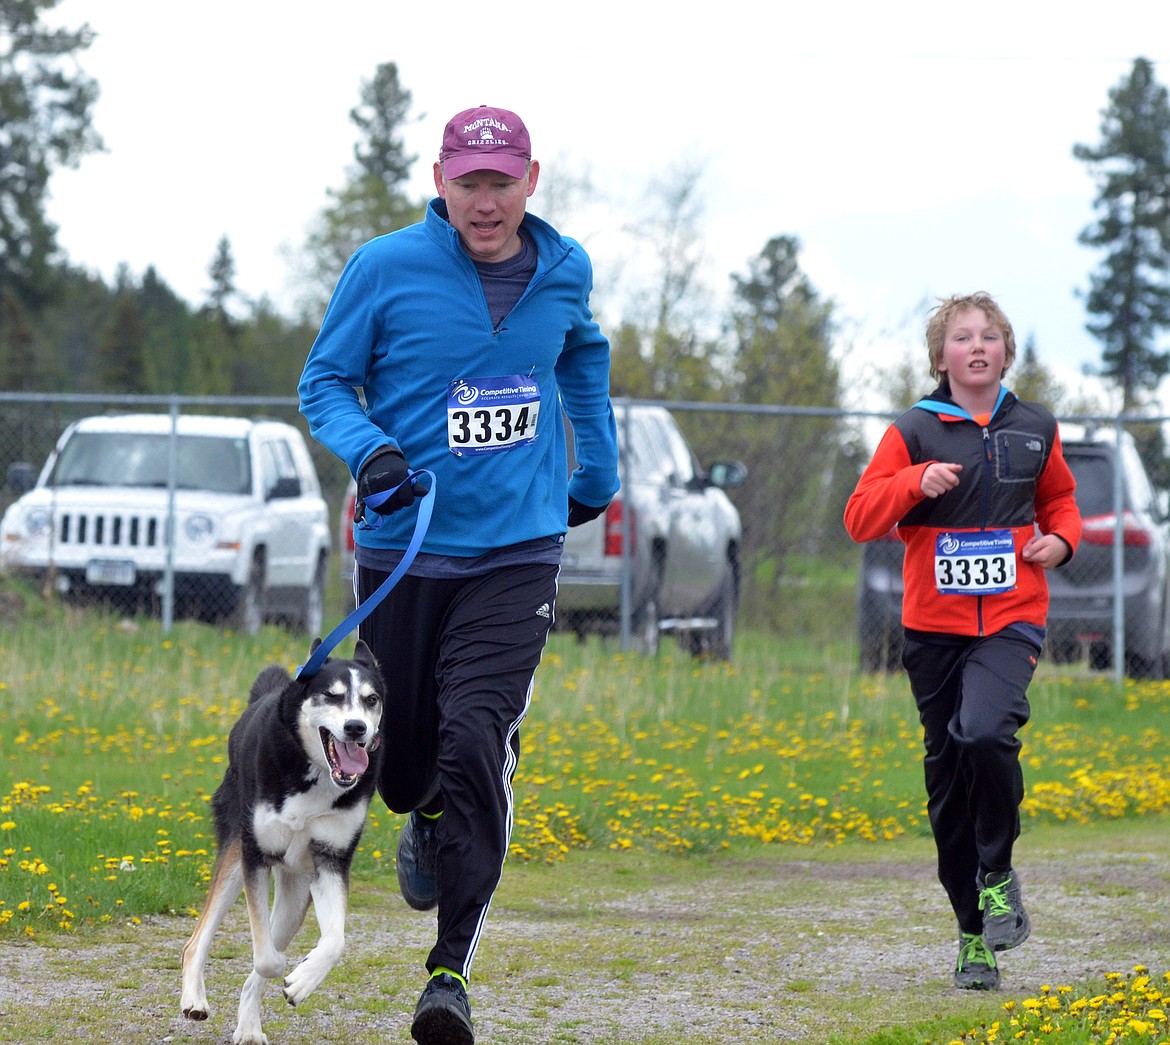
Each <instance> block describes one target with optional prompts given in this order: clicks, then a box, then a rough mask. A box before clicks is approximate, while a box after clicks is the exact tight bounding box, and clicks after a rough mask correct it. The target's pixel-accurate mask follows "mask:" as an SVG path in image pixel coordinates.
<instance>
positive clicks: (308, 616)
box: [0, 393, 1170, 676]
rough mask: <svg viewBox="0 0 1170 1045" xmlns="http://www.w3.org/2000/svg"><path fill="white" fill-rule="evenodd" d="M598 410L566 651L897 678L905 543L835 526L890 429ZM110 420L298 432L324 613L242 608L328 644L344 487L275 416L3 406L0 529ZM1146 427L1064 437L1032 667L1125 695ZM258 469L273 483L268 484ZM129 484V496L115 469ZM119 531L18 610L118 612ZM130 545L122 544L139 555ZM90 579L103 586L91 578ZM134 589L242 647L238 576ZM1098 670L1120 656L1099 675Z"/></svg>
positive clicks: (834, 415) (283, 417)
mask: <svg viewBox="0 0 1170 1045" xmlns="http://www.w3.org/2000/svg"><path fill="white" fill-rule="evenodd" d="M615 408H616V411H617V420H618V427H619V432H620V434H621V441H622V444H623V452H622V465H621V467H622V480H623V493H622V495H620V496H619V498H618V499H617V502H616V504H615V505H613V506H611V508H610V510H609V511H608V512H607V513H606V514H605V515H603V516H602V517H601V518H599V519H597V520H595V521H594V522H592V523H590V524H587V525H586V526H582V527H579V528H575V529H574V530H571V531H570V533H569V535H568V538H567V540H566V548H565V564H564V567H563V569H562V577H561V590H560V594H559V596H558V606H557V627H558V628H560V629H562V630H564V631H571V632H574V633H576V634H577V635H578V636H579V637H580V638H581V640H582V641H594V636H598V637H599V640H600V641H603V642H612V643H613V644H614V645H615V647H626V648H635V649H641V650H642V651H643V652H655V651H656V650H657V649H658V648H659V644H660V643H663V642H667V643H674V642H677V643H678V645H679V646H681V647H682V648H683V649H684V650H686V651H688V652H689V653H691V654H694V655H698V656H716V657H725V656H732V655H733V647H734V644H735V642H736V641H742V639H743V637H744V635H745V634H747V633H749V632H750V633H752V634H753V635H762V636H764V637H766V638H767V639H768V640H769V641H774V642H775V643H777V648H778V649H783V648H784V647H785V646H786V645H788V644H792V645H793V646H797V645H799V646H802V647H804V648H815V649H823V650H825V651H831V652H827V653H826V655H827V656H833V657H847V658H849V659H850V661H851V662H852V663H854V664H855V665H856V666H857V667H859V668H860V669H862V670H867V671H886V670H890V671H896V670H900V641H901V640H900V604H901V543H900V542H899V541H898V540H897V539H896V538H895V537H894V535H893V534H891V535H889V537H888V538H887V539H883V540H878V541H873V542H870V543H869V544H867V545H865V546H861V547H859V546H858V545H856V544H854V543H853V542H852V541H850V539H849V538H848V536H847V535H846V533H845V531H844V528H843V525H842V513H843V510H844V505H845V501H846V499H847V498H848V496H849V494H850V492H851V491H852V489H853V486H854V484H855V482H856V479H857V476H858V475H859V474H860V471H861V469H862V468H864V466H865V464H866V462H867V461H868V459H869V456H870V454H871V452H872V449H873V447H874V445H876V440H877V438H878V437H879V436H880V434H881V432H882V431H883V430H884V428H885V426H886V424H887V423H888V421H889V419H890V415H886V414H878V413H870V412H850V411H843V410H834V409H827V408H826V409H821V408H810V407H785V406H751V405H742V404H734V405H733V404H719V403H690V402H687V403H664V402H651V401H644V400H638V401H635V400H618V401H616V402H615ZM126 413H150V414H162V415H167V416H168V417H171V418H175V417H187V416H191V415H210V416H214V417H223V418H229V417H232V418H257V417H264V418H269V419H273V420H277V421H280V422H284V423H285V424H287V425H291V426H293V427H294V428H296V429H297V430H298V431H299V432H300V433H301V435H302V436H303V442H304V444H305V445H306V446H307V448H308V453H309V454H310V455H311V457H312V461H313V464H314V465H315V469H316V473H317V476H318V479H319V486H320V494H321V497H322V498H323V499H324V502H325V505H326V508H325V515H326V524H325V525H326V527H327V530H328V536H327V538H326V542H325V543H326V545H327V550H328V553H329V555H330V560H329V562H330V567H329V568H328V569H327V570H326V571H324V573H323V574H322V575H321V582H320V587H321V591H320V592H318V594H319V595H322V596H323V607H322V608H321V610H320V612H317V613H316V614H314V613H313V611H312V607H311V606H309V605H308V604H307V603H308V601H310V595H309V593H308V592H307V591H302V586H303V584H304V583H305V582H304V580H303V579H302V580H301V581H298V582H297V583H292V582H291V581H290V580H289V579H288V578H283V579H281V578H279V577H276V576H275V575H272V576H266V577H265V579H264V581H263V583H261V584H260V585H259V591H258V593H254V594H256V596H257V598H258V599H259V600H260V610H261V611H262V616H263V617H264V619H271V620H277V621H282V622H285V623H290V624H293V625H297V626H300V627H302V628H304V629H307V630H313V628H314V627H320V626H321V618H322V616H323V617H324V626H325V628H326V630H328V628H329V627H331V626H332V623H333V622H334V621H335V620H336V619H339V618H340V616H343V615H344V613H345V612H347V611H348V609H349V608H350V603H351V601H352V593H351V592H350V591H349V589H348V585H347V584H346V582H345V580H344V579H343V577H342V576H341V573H342V571H341V570H339V569H338V568H337V567H338V561H339V559H343V558H344V557H345V551H346V550H345V531H346V529H347V524H346V521H345V516H346V505H347V500H348V494H349V492H350V477H349V475H348V472H347V470H346V469H345V467H344V466H343V465H342V464H341V463H340V462H339V461H337V460H336V459H335V458H334V457H333V456H332V455H331V454H329V453H328V452H327V451H325V450H324V449H323V448H321V447H320V446H318V445H317V444H316V443H315V442H313V441H312V440H311V439H310V438H309V437H308V433H307V427H306V425H305V423H304V420H303V418H301V417H300V415H299V413H298V410H297V402H296V400H295V399H294V398H291V397H289V398H268V397H254V398H237V397H182V396H171V397H160V396H100V397H99V396H86V395H24V394H18V393H0V464H2V465H3V466H4V472H3V476H4V479H5V483H4V487H3V490H0V509H5V510H7V509H9V508H10V507H12V506H13V505H14V504H15V502H16V501H17V500H18V498H20V497H21V496H22V494H23V493H24V490H25V488H26V487H27V485H28V482H29V480H30V477H35V476H36V475H38V474H39V472H40V469H41V467H42V465H43V463H44V462H45V460H46V459H47V458H48V456H49V454H50V453H51V452H52V450H53V448H54V446H55V445H56V443H57V441H58V439H59V437H60V436H61V434H62V432H63V431H64V430H65V428H66V427H67V426H68V425H69V424H71V423H72V422H74V421H76V420H78V419H80V418H84V417H93V416H98V415H117V414H126ZM542 420H543V419H542ZM1161 420H1162V419H1157V418H1156V419H1150V418H1103V417H1096V418H1068V419H1063V420H1062V429H1061V430H1062V438H1063V440H1064V442H1065V449H1066V457H1067V458H1068V459H1069V463H1070V466H1071V467H1072V468H1073V471H1074V474H1075V475H1076V477H1077V480H1078V502H1079V504H1080V506H1081V511H1082V515H1083V517H1084V519H1085V537H1084V539H1083V542H1082V547H1081V549H1080V552H1079V553H1078V555H1077V556H1076V557H1075V558H1074V560H1073V561H1072V562H1071V563H1069V564H1068V565H1067V566H1065V567H1063V568H1062V569H1060V570H1057V571H1054V572H1053V573H1052V574H1051V575H1050V587H1051V589H1052V610H1051V615H1050V633H1049V642H1048V649H1047V650H1046V655H1047V656H1048V657H1049V659H1051V660H1053V661H1056V662H1060V663H1072V664H1077V663H1083V664H1084V665H1085V666H1086V667H1088V668H1090V669H1095V670H1112V671H1114V672H1115V673H1120V672H1121V671H1122V670H1124V671H1127V672H1129V673H1131V674H1135V675H1157V676H1162V675H1165V674H1166V673H1167V671H1168V669H1170V631H1168V629H1170V619H1168V617H1170V613H1168V609H1167V603H1168V602H1170V594H1168V592H1170V568H1168V562H1170V523H1168V522H1167V514H1166V506H1165V499H1164V496H1163V495H1162V494H1161V493H1160V492H1158V491H1157V490H1156V488H1155V487H1154V485H1153V483H1152V482H1151V480H1150V472H1151V471H1155V474H1156V470H1155V469H1152V468H1148V467H1145V466H1144V465H1143V456H1145V457H1147V458H1148V456H1149V455H1148V454H1143V451H1142V450H1141V449H1140V448H1141V447H1143V446H1150V445H1155V446H1157V445H1160V444H1159V443H1158V442H1157V440H1151V439H1150V433H1151V432H1152V431H1160V422H1161ZM175 446H176V449H175V453H176V459H175V461H173V462H172V464H173V466H174V468H175V469H177V471H175V470H172V471H171V472H170V473H166V472H164V473H163V475H162V476H155V477H154V482H155V483H156V484H161V485H156V486H155V488H154V492H153V494H151V493H150V491H147V490H140V491H139V492H138V493H137V494H134V495H133V496H131V495H130V494H126V493H124V492H123V494H122V496H124V497H125V498H126V499H127V501H128V503H127V504H126V505H122V506H120V507H122V508H126V509H127V511H125V512H122V516H123V517H125V516H127V515H128V514H132V513H129V512H128V509H129V508H131V507H133V505H132V504H131V503H129V502H131V501H133V500H134V498H136V497H139V496H140V495H141V497H142V498H144V499H149V497H150V496H154V497H156V498H158V497H159V496H161V495H160V491H162V493H166V494H168V495H169V496H171V497H178V498H180V500H181V495H182V494H183V489H182V488H183V487H184V486H187V485H191V483H189V482H188V481H187V479H189V478H190V477H189V476H188V477H187V479H184V478H183V476H184V473H183V465H182V463H181V459H182V456H183V453H185V452H190V449H189V447H188V448H187V450H186V451H184V450H182V449H181V447H182V446H183V444H182V443H177V444H175ZM1146 463H1147V464H1148V460H1147V462H1146ZM107 464H108V462H107ZM120 467H121V465H119V468H120ZM258 467H259V466H258ZM273 467H275V470H276V472H277V473H279V472H280V467H279V465H275V466H273ZM126 468H127V475H129V463H127V464H126ZM213 471H214V469H213ZM745 476H746V477H745ZM195 485H198V484H197V483H196V484H195ZM202 485H203V488H204V490H203V492H206V491H207V489H208V488H209V486H213V485H214V484H213V483H212V482H211V480H208V479H205V480H202ZM56 492H57V494H58V495H61V496H63V495H64V493H65V492H66V490H65V488H62V487H60V486H58V487H57V488H56ZM268 492H269V493H270V492H271V489H270V490H269V491H268ZM262 497H267V495H266V494H262ZM213 499H214V498H213ZM281 500H284V498H281V497H277V498H275V499H271V498H268V499H264V500H263V503H262V505H261V507H260V509H258V511H257V514H259V515H262V516H264V515H267V514H271V512H272V511H274V510H275V508H274V505H275V506H277V507H281V506H280V505H279V502H280V501H281ZM289 500H295V498H291V499H289ZM22 503H23V502H22ZM17 509H19V506H17ZM171 513H172V514H170V515H169V516H166V515H164V516H163V521H162V522H161V523H160V524H159V527H160V528H159V530H158V533H159V535H161V536H160V537H159V538H158V539H159V540H160V541H161V543H162V545H163V546H164V547H163V548H162V552H161V554H163V555H164V557H165V555H166V554H170V555H171V556H172V558H173V557H175V556H178V555H180V551H179V546H180V545H181V543H182V542H183V541H184V540H189V539H196V538H199V537H200V536H201V534H200V533H199V532H198V531H199V525H200V524H199V523H198V522H196V523H189V522H188V518H189V517H188V516H186V515H184V513H183V511H182V510H181V509H180V510H178V511H176V510H175V506H174V502H173V501H172V502H171ZM729 513H730V514H729ZM196 514H197V513H196ZM117 516H118V513H117V512H111V513H109V518H108V519H107V520H106V521H105V522H101V521H99V519H98V518H96V517H95V519H94V520H93V522H92V523H91V524H90V525H91V529H90V531H89V533H88V534H87V538H88V539H89V541H90V542H91V544H93V546H94V547H95V548H97V549H98V550H97V551H95V552H94V554H92V555H91V556H90V558H92V559H93V560H94V561H95V562H97V561H98V560H101V561H104V562H106V563H107V565H106V566H104V567H103V566H93V567H92V568H91V573H90V576H89V581H90V582H91V583H89V584H83V585H74V586H70V585H62V584H61V583H59V578H57V579H56V581H57V582H56V583H55V579H54V577H53V570H52V562H51V561H50V563H49V569H48V570H47V571H46V570H41V571H34V573H33V576H34V577H35V578H36V580H37V581H39V585H38V586H35V590H36V591H37V592H38V593H40V594H41V595H43V596H44V597H48V598H55V597H61V598H80V597H82V595H85V596H87V597H90V598H96V599H97V600H98V601H104V602H112V603H114V604H115V605H117V603H118V601H119V600H118V596H120V595H125V594H126V592H125V591H122V590H121V589H122V588H124V587H125V585H124V584H121V583H120V582H122V581H124V580H125V579H126V577H127V576H129V574H128V573H119V572H118V570H119V568H118V567H116V566H111V565H108V564H109V563H111V562H114V563H116V562H118V561H121V560H123V559H125V561H129V560H131V559H133V558H134V556H133V555H127V556H125V557H123V556H122V554H121V553H120V552H118V551H117V549H118V548H119V547H124V546H126V542H129V541H130V540H131V529H130V527H131V526H132V524H131V523H129V522H124V523H118V522H117V521H116V517H117ZM6 518H7V519H8V520H9V522H6V524H5V528H4V532H3V534H2V536H0V540H2V542H3V544H2V545H0V561H2V562H3V564H4V574H3V575H2V576H0V585H3V584H6V583H9V582H8V581H7V580H6V578H10V577H13V576H14V575H16V574H19V573H21V572H27V571H24V570H21V569H20V563H19V555H18V554H17V551H18V545H19V544H20V543H21V537H20V535H19V534H15V533H14V531H13V526H14V525H15V524H14V523H12V520H13V512H8V514H7V517H6ZM48 525H50V527H51V528H52V530H51V532H52V533H54V534H55V535H56V542H57V543H56V545H55V549H56V552H57V553H59V552H60V551H61V544H60V541H61V535H62V533H63V531H62V529H61V527H62V525H63V520H62V519H61V518H60V517H56V518H53V519H52V520H51V521H49V523H48ZM119 526H121V527H122V529H120V530H119V529H118V527H119ZM99 528H100V530H99ZM192 531H193V532H192ZM99 532H100V540H99V537H98V534H99ZM144 532H145V531H141V530H140V531H139V532H138V536H137V539H138V540H140V541H141V540H143V539H144V537H143V536H142V534H143V533H144ZM202 536H204V537H205V536H206V535H202ZM119 542H122V543H121V544H119ZM50 547H54V546H53V545H50ZM168 548H169V552H168ZM279 557H280V556H279V555H278V549H277V548H275V547H268V548H265V549H263V554H262V555H261V556H260V559H261V563H260V566H261V570H262V573H265V574H266V575H267V574H271V573H272V568H273V565H274V562H275V561H276V559H278V558H279ZM102 569H108V570H109V571H110V572H109V573H108V574H107V575H105V576H103V575H102V573H101V570H102ZM142 572H143V573H145V575H146V579H147V581H148V583H147V585H146V587H145V588H142V586H141V585H139V587H138V588H137V589H136V590H137V591H140V592H141V593H142V595H143V597H142V598H140V599H138V600H136V601H135V604H134V605H133V606H131V607H128V609H129V610H130V611H132V612H147V613H155V614H158V615H161V616H163V617H164V619H166V618H168V616H169V614H171V613H174V614H176V615H179V616H196V617H199V618H201V619H205V620H207V621H208V622H209V623H211V624H213V625H220V626H222V625H224V624H228V625H233V626H239V625H240V623H241V614H240V613H239V612H236V613H234V614H233V609H236V610H238V609H239V605H240V599H241V597H242V596H243V595H245V594H246V593H247V583H246V580H245V581H240V580H239V578H238V576H237V578H236V580H235V581H233V583H231V584H229V585H228V586H227V588H228V590H226V591H225V592H224V593H222V594H221V596H220V597H221V598H222V600H223V601H221V602H218V603H217V602H213V601H211V600H212V595H211V594H208V593H205V592H202V593H200V592H193V591H191V590H188V588H189V585H188V588H185V587H184V585H183V584H182V583H179V584H178V585H177V586H176V587H173V588H172V590H170V591H169V592H168V590H167V585H166V584H164V576H163V572H159V573H157V574H156V573H152V572H150V571H146V570H144V571H142ZM314 576H315V574H314ZM141 579H142V578H141V577H136V580H141ZM188 580H189V578H188ZM170 583H172V584H174V583H175V582H174V579H172V581H171V582H170ZM297 593H300V594H297ZM294 596H295V597H294ZM117 608H119V609H121V608H122V607H121V606H117ZM252 609H253V610H255V607H252ZM255 619H256V618H255V614H253V620H255ZM1115 650H1120V651H1122V652H1121V655H1120V656H1115V655H1114V651H1115Z"/></svg>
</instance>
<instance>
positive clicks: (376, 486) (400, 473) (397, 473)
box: [357, 446, 429, 515]
mask: <svg viewBox="0 0 1170 1045" xmlns="http://www.w3.org/2000/svg"><path fill="white" fill-rule="evenodd" d="M409 475H410V469H409V468H408V467H407V465H406V459H405V458H404V457H403V456H402V451H401V450H396V449H395V448H394V447H392V446H383V447H382V448H381V449H379V450H375V451H374V452H373V453H372V454H370V456H369V457H367V458H366V459H365V460H364V461H363V462H362V466H361V468H359V469H358V474H357V493H358V498H359V499H360V500H361V501H362V503H363V504H366V503H367V502H368V501H369V498H370V497H372V496H373V495H374V494H379V493H384V492H385V491H387V490H393V491H394V493H392V494H391V495H390V496H389V497H387V498H386V500H384V501H383V502H382V503H381V504H377V505H374V504H371V505H369V507H370V508H373V509H374V511H376V512H377V513H378V514H379V515H390V514H391V513H393V512H396V511H398V510H399V509H400V508H409V507H410V506H411V505H412V504H414V498H415V491H414V487H413V486H411V484H410V479H409ZM428 490H429V487H428V488H427V490H423V489H420V490H419V491H418V496H419V497H422V496H423V495H424V494H425V493H427V492H428Z"/></svg>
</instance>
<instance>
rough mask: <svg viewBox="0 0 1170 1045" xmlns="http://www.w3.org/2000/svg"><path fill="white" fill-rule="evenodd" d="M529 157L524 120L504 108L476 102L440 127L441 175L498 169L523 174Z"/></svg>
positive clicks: (456, 175)
mask: <svg viewBox="0 0 1170 1045" xmlns="http://www.w3.org/2000/svg"><path fill="white" fill-rule="evenodd" d="M531 159H532V143H531V141H529V138H528V129H527V128H526V127H525V126H524V121H523V120H521V119H520V117H519V116H517V115H516V114H515V113H514V112H509V111H508V110H507V109H496V108H494V107H493V106H490V105H479V106H476V107H475V108H474V109H464V110H463V112H461V113H456V114H455V115H454V116H452V117H451V119H450V120H449V121H448V123H447V126H446V127H445V128H444V130H443V147H442V148H441V149H440V150H439V163H441V164H442V165H443V176H444V177H445V178H461V177H463V175H465V174H470V173H471V172H472V171H499V172H500V173H501V174H506V175H508V177H510V178H523V177H524V175H525V174H526V173H527V170H528V161H529V160H531Z"/></svg>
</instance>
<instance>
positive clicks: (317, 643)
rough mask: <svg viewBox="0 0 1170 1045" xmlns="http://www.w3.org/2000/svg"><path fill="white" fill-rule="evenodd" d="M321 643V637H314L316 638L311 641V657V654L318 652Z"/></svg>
mask: <svg viewBox="0 0 1170 1045" xmlns="http://www.w3.org/2000/svg"><path fill="white" fill-rule="evenodd" d="M320 645H321V639H320V638H315V639H314V640H313V641H312V642H311V643H309V656H310V657H311V656H312V655H313V654H314V653H316V652H317V647H318V646H320Z"/></svg>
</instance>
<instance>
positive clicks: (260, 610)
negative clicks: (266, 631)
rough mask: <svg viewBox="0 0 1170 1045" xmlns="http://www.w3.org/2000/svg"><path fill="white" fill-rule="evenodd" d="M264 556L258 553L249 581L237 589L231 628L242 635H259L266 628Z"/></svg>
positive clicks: (253, 561) (254, 558)
mask: <svg viewBox="0 0 1170 1045" xmlns="http://www.w3.org/2000/svg"><path fill="white" fill-rule="evenodd" d="M264 587H265V585H264V555H263V553H261V552H257V553H256V555H255V556H254V557H253V558H252V566H251V568H250V569H249V570H248V579H247V580H246V581H244V583H243V584H242V585H241V586H240V587H239V589H237V592H236V605H235V607H234V608H233V609H232V613H231V618H230V619H231V626H232V627H233V628H235V630H236V631H238V632H239V633H240V634H241V635H257V634H259V632H260V629H261V628H262V627H263V626H264V601H265V599H264Z"/></svg>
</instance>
